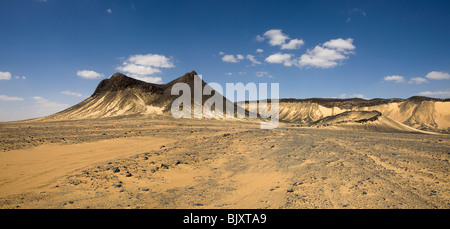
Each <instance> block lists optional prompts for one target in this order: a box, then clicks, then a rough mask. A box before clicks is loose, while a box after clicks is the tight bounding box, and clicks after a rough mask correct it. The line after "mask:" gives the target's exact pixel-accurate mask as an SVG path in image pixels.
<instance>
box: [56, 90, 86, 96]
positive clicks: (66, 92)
mask: <svg viewBox="0 0 450 229" xmlns="http://www.w3.org/2000/svg"><path fill="white" fill-rule="evenodd" d="M61 94H64V95H70V96H75V97H83V95H82V94H80V93H78V92H73V91H70V90H67V91H62V92H61Z"/></svg>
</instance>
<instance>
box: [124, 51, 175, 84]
mask: <svg viewBox="0 0 450 229" xmlns="http://www.w3.org/2000/svg"><path fill="white" fill-rule="evenodd" d="M173 67H175V65H174V64H173V61H172V58H169V57H166V56H164V55H159V54H151V53H149V54H145V55H141V54H137V55H133V56H130V57H129V58H128V59H127V60H125V61H124V62H122V66H119V67H117V68H116V70H119V71H122V72H124V73H125V74H127V75H128V76H130V77H133V78H135V79H138V80H142V81H145V82H147V83H162V78H161V77H157V76H151V75H153V74H155V73H161V72H162V71H161V68H173Z"/></svg>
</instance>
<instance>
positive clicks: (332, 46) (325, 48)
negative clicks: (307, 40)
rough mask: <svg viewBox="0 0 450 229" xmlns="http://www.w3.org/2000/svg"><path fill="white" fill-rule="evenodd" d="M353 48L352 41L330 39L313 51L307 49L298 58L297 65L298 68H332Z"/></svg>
mask: <svg viewBox="0 0 450 229" xmlns="http://www.w3.org/2000/svg"><path fill="white" fill-rule="evenodd" d="M354 49H355V46H354V45H353V39H352V38H348V39H345V40H344V39H342V38H338V39H332V40H329V41H327V42H325V43H324V44H323V45H322V46H320V45H317V46H316V47H314V49H312V50H310V49H308V50H307V51H306V53H305V54H303V55H301V56H300V59H299V61H298V64H299V66H300V67H316V68H332V67H335V66H337V65H338V64H339V63H340V62H341V61H343V60H345V59H347V58H348V55H349V54H352V53H353V50H354Z"/></svg>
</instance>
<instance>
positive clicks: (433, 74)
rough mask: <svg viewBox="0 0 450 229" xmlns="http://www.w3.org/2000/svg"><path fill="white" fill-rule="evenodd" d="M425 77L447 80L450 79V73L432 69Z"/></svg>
mask: <svg viewBox="0 0 450 229" xmlns="http://www.w3.org/2000/svg"><path fill="white" fill-rule="evenodd" d="M425 77H426V78H428V79H431V80H447V79H450V74H448V73H446V72H438V71H432V72H430V73H428V74H427V76H425Z"/></svg>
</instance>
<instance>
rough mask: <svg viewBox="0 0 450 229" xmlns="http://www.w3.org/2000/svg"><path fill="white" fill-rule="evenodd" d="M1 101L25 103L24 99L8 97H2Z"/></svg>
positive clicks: (0, 97)
mask: <svg viewBox="0 0 450 229" xmlns="http://www.w3.org/2000/svg"><path fill="white" fill-rule="evenodd" d="M0 100H1V101H23V98H20V97H13V96H7V95H0Z"/></svg>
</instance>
